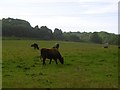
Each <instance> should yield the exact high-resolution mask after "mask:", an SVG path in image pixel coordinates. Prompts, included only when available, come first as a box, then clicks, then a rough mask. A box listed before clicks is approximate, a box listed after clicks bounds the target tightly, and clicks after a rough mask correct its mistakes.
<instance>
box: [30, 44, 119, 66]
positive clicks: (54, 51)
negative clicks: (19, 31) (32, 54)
mask: <svg viewBox="0 0 120 90" xmlns="http://www.w3.org/2000/svg"><path fill="white" fill-rule="evenodd" d="M31 47H34V49H37V50H39V46H38V44H36V43H34V44H32V45H31ZM103 48H109V44H108V43H105V44H103ZM118 48H120V46H118ZM58 49H59V44H58V43H56V44H55V45H54V46H53V47H52V48H50V49H47V48H41V50H40V53H41V55H40V58H42V59H43V60H42V61H43V65H45V60H46V59H50V62H49V64H51V61H52V59H54V60H55V62H56V64H58V62H57V59H58V60H59V61H60V63H61V64H64V59H63V57H62V55H61V54H60V52H59V50H58Z"/></svg>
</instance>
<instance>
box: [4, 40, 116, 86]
mask: <svg viewBox="0 0 120 90" xmlns="http://www.w3.org/2000/svg"><path fill="white" fill-rule="evenodd" d="M34 42H36V43H38V45H39V47H40V48H43V47H46V48H51V47H52V46H53V45H54V44H55V43H56V42H58V43H59V44H60V48H59V51H60V53H61V54H62V56H63V57H64V64H63V65H62V64H60V62H58V65H56V64H55V61H54V60H52V63H51V64H49V60H46V65H44V66H43V65H42V61H41V60H40V58H39V56H40V51H39V50H34V49H33V48H32V47H30V46H31V44H32V43H34ZM2 87H3V88H117V87H118V48H117V46H114V45H111V46H110V48H102V46H101V45H100V44H90V43H79V42H63V41H39V40H3V41H2Z"/></svg>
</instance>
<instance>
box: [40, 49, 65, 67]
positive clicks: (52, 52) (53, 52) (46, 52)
mask: <svg viewBox="0 0 120 90" xmlns="http://www.w3.org/2000/svg"><path fill="white" fill-rule="evenodd" d="M41 58H43V65H44V64H45V60H46V58H48V59H50V62H49V64H51V61H52V59H54V60H55V62H56V64H58V63H57V59H59V61H60V63H61V64H64V60H63V57H62V56H61V54H60V52H59V51H58V49H56V48H51V49H47V48H42V49H41Z"/></svg>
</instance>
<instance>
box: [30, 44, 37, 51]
mask: <svg viewBox="0 0 120 90" xmlns="http://www.w3.org/2000/svg"><path fill="white" fill-rule="evenodd" d="M31 47H34V49H38V50H39V47H38V44H36V43H34V44H32V45H31Z"/></svg>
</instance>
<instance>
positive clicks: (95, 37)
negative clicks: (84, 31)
mask: <svg viewBox="0 0 120 90" xmlns="http://www.w3.org/2000/svg"><path fill="white" fill-rule="evenodd" d="M90 41H91V42H93V43H102V39H101V38H100V36H99V35H98V33H97V32H94V33H92V35H91V37H90Z"/></svg>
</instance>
